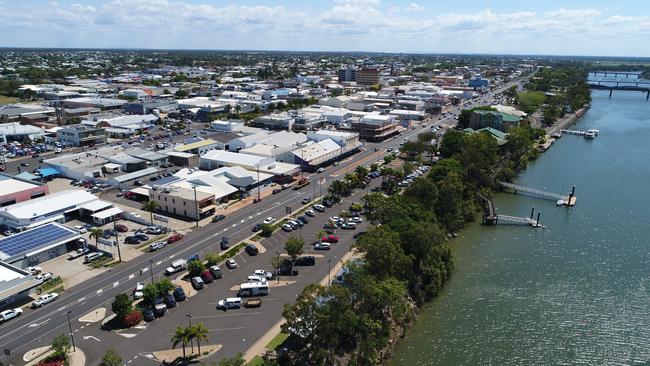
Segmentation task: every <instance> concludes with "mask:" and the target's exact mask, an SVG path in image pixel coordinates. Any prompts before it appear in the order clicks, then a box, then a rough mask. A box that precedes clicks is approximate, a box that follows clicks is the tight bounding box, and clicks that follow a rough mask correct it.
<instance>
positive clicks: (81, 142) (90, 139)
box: [57, 124, 106, 146]
mask: <svg viewBox="0 0 650 366" xmlns="http://www.w3.org/2000/svg"><path fill="white" fill-rule="evenodd" d="M57 137H58V139H59V142H61V143H63V144H69V145H72V146H94V145H99V144H105V143H106V130H105V129H104V128H102V127H92V126H88V125H83V124H79V125H70V126H65V127H62V128H61V129H59V130H58V131H57Z"/></svg>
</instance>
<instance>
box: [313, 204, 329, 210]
mask: <svg viewBox="0 0 650 366" xmlns="http://www.w3.org/2000/svg"><path fill="white" fill-rule="evenodd" d="M314 210H316V211H318V212H325V211H327V207H325V206H323V205H314Z"/></svg>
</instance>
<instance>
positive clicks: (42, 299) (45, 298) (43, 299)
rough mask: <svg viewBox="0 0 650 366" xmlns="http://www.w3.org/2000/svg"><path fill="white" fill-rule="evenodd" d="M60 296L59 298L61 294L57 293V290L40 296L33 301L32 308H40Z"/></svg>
mask: <svg viewBox="0 0 650 366" xmlns="http://www.w3.org/2000/svg"><path fill="white" fill-rule="evenodd" d="M58 298H59V294H57V293H56V292H50V293H49V294H44V295H41V296H39V297H38V299H36V300H34V302H32V309H36V308H40V307H41V306H43V305H45V304H49V303H51V302H52V301H54V300H56V299H58Z"/></svg>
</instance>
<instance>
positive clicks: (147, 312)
mask: <svg viewBox="0 0 650 366" xmlns="http://www.w3.org/2000/svg"><path fill="white" fill-rule="evenodd" d="M142 318H143V319H144V321H146V322H152V321H154V319H156V315H155V314H154V312H153V310H152V309H151V308H146V309H144V310H143V311H142Z"/></svg>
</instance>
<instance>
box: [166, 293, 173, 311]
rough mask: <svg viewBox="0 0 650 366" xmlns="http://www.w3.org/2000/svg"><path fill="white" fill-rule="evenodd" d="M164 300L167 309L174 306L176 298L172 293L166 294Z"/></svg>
mask: <svg viewBox="0 0 650 366" xmlns="http://www.w3.org/2000/svg"><path fill="white" fill-rule="evenodd" d="M164 300H165V305H167V308H168V309H171V308H175V307H176V298H174V295H172V294H166V295H165V298H164Z"/></svg>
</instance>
